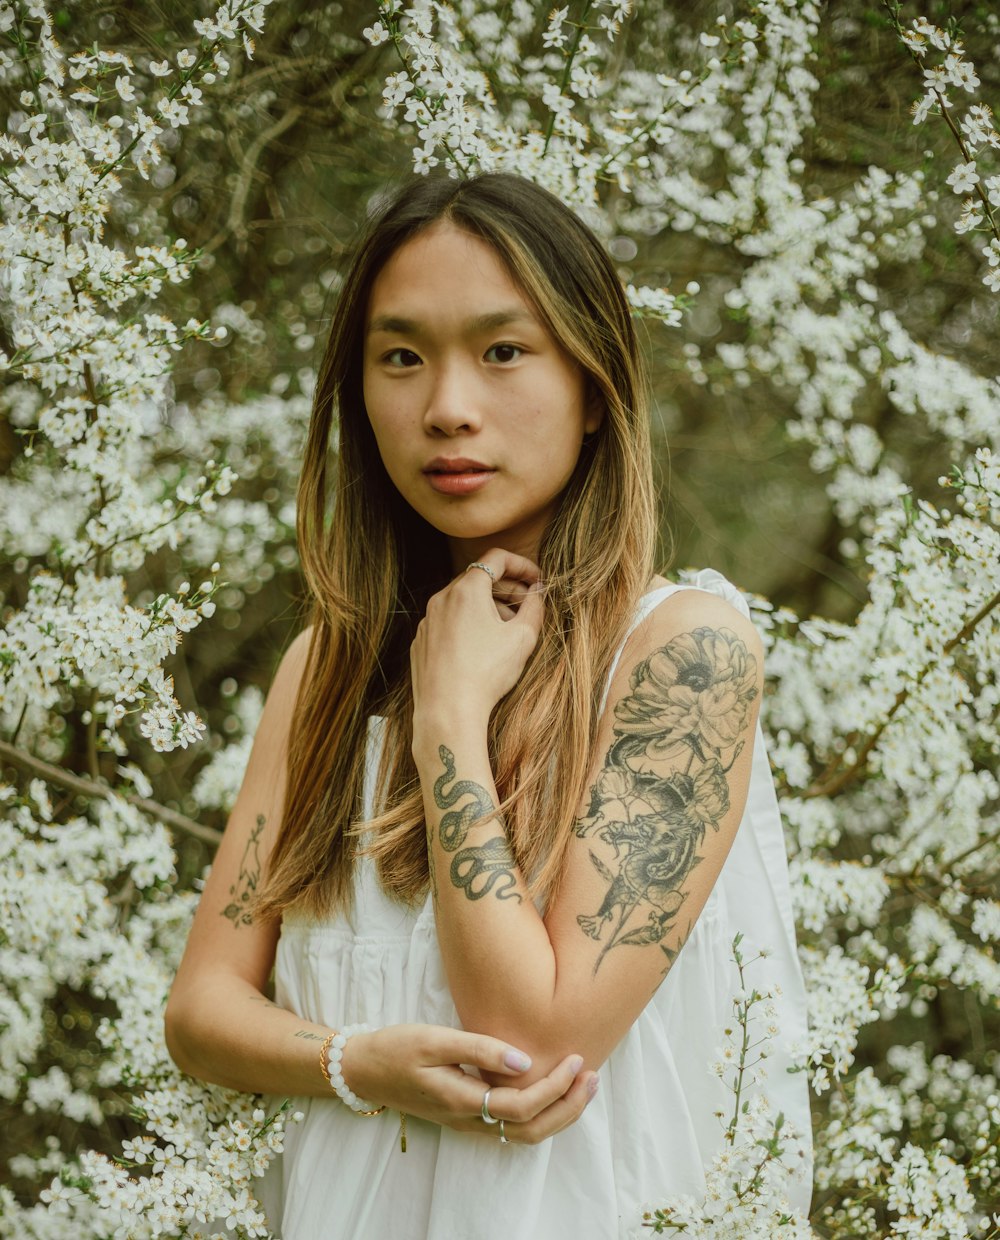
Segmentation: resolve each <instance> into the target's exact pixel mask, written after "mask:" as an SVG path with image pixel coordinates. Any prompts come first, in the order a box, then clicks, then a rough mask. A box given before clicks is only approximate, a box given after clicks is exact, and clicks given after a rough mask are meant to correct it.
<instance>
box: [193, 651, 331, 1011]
mask: <svg viewBox="0 0 1000 1240" xmlns="http://www.w3.org/2000/svg"><path fill="white" fill-rule="evenodd" d="M312 634H313V631H312V629H305V630H304V631H303V632H302V633H300V634H299V635H298V636H297V637H296V638H295V639H294V641H292V643H291V644H290V645H289V647H288V649H287V650H286V651H285V653H284V655H283V656H282V658H281V661H280V663H279V665H278V668H277V671H276V672H275V675H274V679H273V681H272V683H271V688H270V691H269V692H268V695H267V700H266V701H265V703H264V711H263V713H262V715H261V717H260V722H259V723H258V725H257V732H256V734H255V736H254V741H253V747H252V749H251V751H250V758H249V760H248V762H247V766H246V770H245V772H244V775H243V782H242V784H241V785H240V791H239V794H238V795H237V798H236V802H235V804H234V805H233V808H232V812H231V813H230V815H229V821H228V823H227V824H226V830H225V832H224V833H223V837H222V842H221V843H220V845H219V849H218V852H217V853H216V856H215V859H214V861H213V863H212V868H211V871H210V873H209V876H208V879H207V880H206V883H205V888H204V891H203V893H202V897H201V900H200V902H199V906H198V911H197V914H196V916H195V921H194V925H193V927H192V931H191V935H190V937H189V940H188V949H187V953H186V955H185V958H184V962H183V964H182V966H181V970H180V973H179V974H178V982H177V983H176V984H175V993H178V992H179V990H183V989H184V986H185V984H187V983H188V982H189V981H190V980H191V979H192V978H193V977H195V976H197V975H204V974H205V973H206V972H212V971H214V970H217V969H222V970H225V971H235V972H237V973H239V974H240V975H241V976H243V977H245V978H246V979H247V980H250V981H252V982H253V984H254V985H256V986H258V987H261V988H262V987H263V986H264V984H265V983H266V981H267V976H268V973H269V971H270V967H271V959H272V955H273V949H274V943H275V941H276V939H277V932H278V928H277V926H274V925H267V924H260V923H259V922H258V921H257V920H255V917H254V912H253V910H254V904H255V900H256V896H257V892H258V891H259V889H260V887H261V884H262V882H263V880H264V876H265V875H266V873H267V866H268V861H269V859H270V854H271V851H272V849H273V848H274V844H275V841H276V839H277V837H278V833H279V831H280V829H281V823H282V819H283V816H284V809H285V792H286V786H287V777H288V773H287V760H288V745H289V740H290V737H291V731H292V724H293V720H294V715H295V703H296V699H297V697H298V692H299V687H300V685H301V683H302V678H303V676H304V675H305V674H306V669H307V666H308V661H309V649H310V645H311V642H312Z"/></svg>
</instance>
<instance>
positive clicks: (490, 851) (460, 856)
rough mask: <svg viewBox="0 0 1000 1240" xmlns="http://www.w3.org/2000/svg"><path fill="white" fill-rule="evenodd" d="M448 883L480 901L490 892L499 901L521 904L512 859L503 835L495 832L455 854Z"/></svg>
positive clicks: (471, 898)
mask: <svg viewBox="0 0 1000 1240" xmlns="http://www.w3.org/2000/svg"><path fill="white" fill-rule="evenodd" d="M451 885H452V886H453V887H458V888H459V889H460V890H462V891H464V892H465V894H466V896H467V897H468V899H470V900H481V899H482V898H483V896H486V895H489V893H490V892H491V891H492V892H493V894H494V895H495V896H496V897H497V899H498V900H516V901H517V902H518V904H520V903H521V893H520V892H519V891H518V890H517V875H516V874H515V873H514V858H513V857H512V856H511V851H510V845H509V844H508V843H507V840H506V838H505V837H504V836H502V835H497V836H494V838H493V839H491V840H487V841H486V843H485V844H479V845H477V846H476V847H474V848H463V849H462V851H461V852H460V853H457V854H456V856H455V858H454V860H453V861H452V863H451ZM494 888H496V890H495V891H494Z"/></svg>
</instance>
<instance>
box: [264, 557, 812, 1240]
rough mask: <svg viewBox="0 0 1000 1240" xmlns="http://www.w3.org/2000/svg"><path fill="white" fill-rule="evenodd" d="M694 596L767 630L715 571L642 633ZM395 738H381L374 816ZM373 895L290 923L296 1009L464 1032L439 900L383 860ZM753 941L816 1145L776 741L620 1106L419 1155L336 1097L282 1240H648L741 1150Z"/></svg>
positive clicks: (786, 1078)
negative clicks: (383, 750) (733, 1044)
mask: <svg viewBox="0 0 1000 1240" xmlns="http://www.w3.org/2000/svg"><path fill="white" fill-rule="evenodd" d="M691 588H695V589H700V590H707V591H709V592H711V593H714V594H719V595H722V597H723V598H725V599H726V600H727V601H728V602H730V603H731V604H732V605H733V606H734V607H735V608H737V609H738V610H739V611H740V612H741V613H742V614H743V615H749V610H748V608H747V606H746V603H745V601H744V600H743V598H742V596H741V595H740V594H739V592H738V591H737V590H736V589H735V588H734V587H733V586H732V585H730V583H729V582H728V581H726V580H725V578H723V577H721V576H720V575H719V574H718V573H716V572H714V571H712V570H705V571H703V572H701V573H698V574H697V575H696V576H695V577H694V578H693V579H692V580H691V581H690V582H685V583H683V584H671V585H666V586H663V587H661V588H659V589H657V590H654V591H652V592H651V593H649V594H647V595H645V596H644V597H643V598H642V599H641V600H640V603H639V607H638V610H637V613H636V617H635V620H634V623H633V625H632V629H634V628H635V627H637V626H638V625H639V623H641V621H642V620H644V619H645V618H646V616H648V615H649V613H650V612H651V611H652V610H653V608H654V607H656V606H657V604H658V603H661V602H662V601H663V600H664V599H666V598H668V597H670V595H671V594H674V593H675V592H676V591H678V590H681V589H691ZM630 632H631V630H630ZM623 645H624V643H623ZM620 655H621V650H619V651H618V655H617V656H616V659H615V664H617V662H618V658H619V657H620ZM613 671H614V668H612V673H613ZM608 683H609V685H610V678H609V682H608ZM379 727H380V721H378V720H373V721H372V727H371V730H370V734H369V755H368V769H367V780H366V783H367V786H366V790H365V795H366V799H367V806H368V807H370V806H371V804H372V796H373V787H372V785H373V783H374V776H375V771H376V767H377V755H378V746H379V744H380V735H379ZM355 884H356V887H355V900H354V906H353V908H352V910H351V912H350V914H349V915H348V916H343V915H340V916H337V917H336V918H333V919H331V920H329V921H325V922H322V923H317V922H314V921H307V920H304V919H301V918H298V917H296V916H289V917H286V919H285V921H284V924H283V926H282V931H281V938H280V940H279V943H278V948H277V958H276V964H275V991H276V993H275V998H276V1001H277V1003H279V1004H280V1005H281V1006H282V1007H286V1008H289V1009H291V1010H292V1011H294V1012H296V1013H297V1014H298V1015H300V1016H301V1017H303V1018H304V1019H306V1020H311V1021H316V1022H318V1023H320V1024H324V1025H328V1026H330V1027H332V1028H338V1027H342V1026H344V1025H348V1024H355V1023H359V1022H365V1023H367V1024H370V1025H372V1026H374V1027H379V1026H383V1025H391V1024H400V1023H410V1022H421V1023H429V1024H441V1025H449V1026H452V1027H460V1022H459V1020H458V1016H457V1013H456V1011H455V1006H454V1004H453V1002H452V999H451V995H450V993H449V990H448V983H447V979H446V977H445V971H444V966H443V963H442V960H441V955H440V951H439V948H438V942H437V935H436V931H435V924H434V911H433V907H432V904H431V901H430V898H429V897H428V899H427V901H426V902H425V903H424V905H423V907H422V908H420V909H419V910H413V909H409V908H407V907H405V906H403V905H401V904H399V903H397V902H396V901H394V900H393V899H391V898H389V897H388V896H387V895H386V894H385V893H384V892H383V891H382V889H381V887H380V885H379V883H378V881H377V878H376V875H375V869H374V865H373V864H372V862H371V861H369V860H367V859H364V858H362V859H360V860H359V862H358V864H357V869H356V877H355ZM738 931H741V932H742V933H743V935H744V946H743V950H744V953H745V956H746V958H747V959H749V958H750V957H751V956H752V955H755V954H756V951H755V948H757V947H766V948H768V949H769V950H770V955H769V956H768V957H767V958H766V959H765V960H761V961H759V962H758V963H756V964H755V965H754V966H753V970H752V973H751V974H750V975H749V976H748V982H749V984H752V985H754V986H756V987H757V988H758V989H764V988H767V987H770V986H773V985H774V984H777V985H778V986H780V989H781V997H780V998H779V999H778V1000H777V1004H778V1018H779V1019H778V1025H779V1035H778V1038H777V1039H776V1043H775V1045H773V1046H772V1049H771V1056H770V1058H769V1064H770V1067H769V1072H768V1080H767V1085H766V1090H767V1094H768V1097H769V1099H770V1101H771V1103H772V1105H773V1107H774V1110H775V1111H776V1112H777V1111H779V1110H780V1111H782V1112H783V1113H784V1115H785V1117H786V1119H787V1121H788V1122H789V1124H793V1125H794V1126H795V1128H796V1129H798V1130H799V1131H800V1132H801V1133H803V1134H805V1136H806V1138H807V1140H808V1134H809V1130H810V1121H809V1101H808V1093H807V1086H806V1080H805V1074H803V1073H798V1074H795V1075H790V1074H789V1073H788V1072H787V1068H788V1066H789V1063H790V1056H789V1047H790V1045H792V1044H794V1043H795V1042H799V1041H801V1040H802V1039H803V1037H804V1034H805V993H804V988H803V984H802V976H801V973H800V970H799V965H798V959H797V956H796V951H795V936H794V928H793V923H792V910H791V897H790V892H789V884H788V867H787V861H786V856H785V845H784V839H783V835H782V828H781V822H780V819H779V815H778V806H777V801H776V798H775V793H774V786H773V783H772V779H771V773H770V770H769V767H768V762H767V756H766V753H765V750H764V744H763V738H762V736H761V732H760V726H759V724H758V728H757V737H756V743H755V747H754V755H753V766H752V774H751V779H750V788H749V793H748V797H747V804H746V809H745V811H744V815H743V819H742V821H741V823H740V827H739V830H738V832H737V834H736V839H735V842H734V844H733V847H732V850H731V852H730V854H729V856H728V857H727V859H726V861H725V864H724V865H723V868H722V871H721V873H720V875H719V878H718V880H717V882H716V884H715V887H714V889H713V891H712V894H711V895H710V897H709V899H708V902H707V904H706V905H705V908H704V910H703V912H702V914H701V916H700V918H699V919H698V921H697V923H696V924H695V926H694V928H693V930H692V933H691V935H690V937H689V939H688V941H687V943H686V945H685V947H684V949H683V951H682V952H681V953H680V955H679V956H678V958H677V960H676V961H675V962H674V965H673V967H672V969H671V971H670V973H669V974H668V975H667V977H666V979H665V980H664V982H663V983H662V985H661V986H660V988H659V989H658V990H657V992H656V994H655V995H654V996H653V998H652V999H651V1000H650V1001H649V1003H648V1004H647V1005H646V1007H645V1009H644V1010H643V1011H642V1013H641V1014H640V1015H639V1017H638V1019H637V1020H636V1021H635V1023H634V1024H633V1026H632V1027H631V1029H630V1030H629V1031H628V1033H627V1034H626V1035H625V1037H624V1038H623V1039H622V1041H621V1042H620V1043H619V1045H618V1046H617V1047H616V1048H615V1050H614V1052H613V1053H612V1054H611V1056H610V1058H609V1059H608V1060H607V1062H606V1063H605V1064H604V1065H603V1067H602V1068H601V1070H600V1076H601V1087H600V1090H599V1091H598V1094H597V1096H596V1098H595V1099H594V1100H593V1102H591V1104H590V1105H589V1106H588V1107H587V1108H586V1110H585V1111H584V1113H583V1115H582V1116H581V1117H580V1119H579V1120H578V1121H577V1122H576V1123H575V1124H573V1125H572V1126H571V1127H569V1128H568V1129H566V1130H564V1131H563V1132H561V1133H558V1134H557V1135H556V1136H554V1137H553V1138H551V1139H550V1140H548V1141H545V1142H543V1143H542V1144H540V1145H537V1146H530V1147H529V1146H518V1145H514V1144H509V1145H505V1146H501V1145H500V1142H499V1140H497V1139H495V1138H494V1139H493V1140H486V1139H484V1138H480V1137H475V1136H470V1135H468V1134H463V1133H457V1132H453V1131H451V1130H450V1129H448V1128H441V1127H438V1126H437V1125H434V1124H430V1123H427V1122H424V1121H421V1120H417V1119H414V1118H413V1117H412V1116H411V1117H408V1119H407V1139H408V1148H407V1152H406V1153H402V1152H401V1150H400V1148H399V1130H398V1124H397V1117H396V1115H395V1113H393V1112H388V1111H387V1112H385V1113H384V1114H383V1115H381V1116H379V1117H378V1118H374V1119H364V1118H361V1117H359V1116H357V1115H354V1114H353V1113H352V1112H351V1111H350V1110H349V1109H348V1108H347V1107H345V1106H344V1105H343V1104H342V1103H341V1102H339V1101H338V1100H337V1099H336V1098H332V1097H331V1098H330V1099H326V1098H299V1099H296V1100H295V1102H294V1107H293V1109H295V1110H300V1111H302V1112H303V1113H304V1120H303V1121H302V1122H300V1123H297V1124H289V1126H288V1128H287V1131H286V1142H285V1152H284V1155H283V1158H282V1159H281V1160H280V1165H279V1166H275V1167H273V1168H272V1171H271V1173H269V1175H268V1177H267V1181H268V1182H267V1184H266V1185H265V1186H264V1190H263V1191H262V1196H263V1198H264V1201H265V1203H266V1205H267V1206H268V1211H269V1217H270V1218H271V1222H272V1226H273V1227H274V1229H275V1230H276V1231H277V1232H278V1234H279V1235H280V1236H281V1237H282V1240H382V1238H383V1237H385V1238H390V1237H391V1238H392V1240H557V1238H559V1237H571V1238H572V1240H618V1238H624V1237H627V1236H631V1235H637V1234H639V1228H640V1225H641V1219H642V1211H643V1208H644V1207H646V1206H648V1205H650V1204H653V1205H655V1204H656V1203H657V1201H658V1200H659V1199H662V1197H663V1195H664V1194H666V1193H667V1192H684V1193H689V1194H692V1195H694V1196H698V1195H699V1194H700V1193H701V1192H702V1191H703V1189H704V1167H705V1166H706V1165H707V1164H709V1163H710V1162H711V1159H712V1157H713V1155H714V1154H715V1153H716V1152H717V1151H718V1150H719V1149H720V1148H721V1145H722V1139H723V1128H722V1124H721V1122H720V1120H719V1119H718V1118H717V1117H716V1112H718V1111H722V1112H724V1113H726V1114H728V1113H729V1112H730V1110H731V1107H732V1094H731V1093H729V1092H728V1091H727V1090H726V1089H725V1087H724V1085H723V1083H722V1082H721V1081H720V1080H719V1079H718V1078H717V1077H716V1076H714V1075H713V1074H712V1073H711V1071H710V1063H711V1062H712V1061H713V1060H715V1059H716V1058H717V1057H718V1056H717V1051H718V1048H719V1047H720V1046H721V1045H722V1043H723V1040H724V1039H723V1030H724V1028H725V1027H727V1026H728V1025H729V1024H731V1022H732V1013H733V1008H732V999H733V995H734V993H735V992H736V990H737V988H738V979H737V975H736V970H735V966H734V965H733V963H732V959H731V957H732V942H733V938H734V936H735V935H736V933H737V932H738ZM568 1049H572V1048H568ZM807 1161H808V1160H804V1162H807ZM810 1179H811V1175H810V1168H809V1167H808V1166H806V1165H803V1167H802V1171H801V1175H800V1177H799V1178H798V1179H797V1180H796V1181H795V1183H794V1185H793V1190H792V1204H793V1205H798V1206H799V1207H800V1208H802V1209H807V1208H808V1205H809V1194H810ZM643 1234H648V1233H643Z"/></svg>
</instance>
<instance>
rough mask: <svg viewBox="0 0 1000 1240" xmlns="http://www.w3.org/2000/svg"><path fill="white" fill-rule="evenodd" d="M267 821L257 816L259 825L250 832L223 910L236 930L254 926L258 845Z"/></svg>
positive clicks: (257, 880)
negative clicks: (253, 910)
mask: <svg viewBox="0 0 1000 1240" xmlns="http://www.w3.org/2000/svg"><path fill="white" fill-rule="evenodd" d="M265 824H266V819H265V818H264V815H263V814H258V815H257V825H256V826H255V827H254V829H253V830H252V831H251V832H250V838H249V839H248V840H247V844H246V848H244V850H243V859H242V861H240V872H239V874H238V875H237V877H236V882H235V883H233V885H232V886H231V887H230V888H229V903H228V904H227V905H226V907H225V908H224V909H223V910H222V916H223V917H228V918H229V920H230V921H231V922H232V923H233V925H234V926H235V927H236V929H239V927H240V926H252V925H253V914H252V913H251V912H250V905H251V902H252V901H253V897H254V893H255V892H256V890H257V884H258V883H259V882H260V852H259V850H258V845H259V843H260V837H261V836H262V835H263V834H264V826H265Z"/></svg>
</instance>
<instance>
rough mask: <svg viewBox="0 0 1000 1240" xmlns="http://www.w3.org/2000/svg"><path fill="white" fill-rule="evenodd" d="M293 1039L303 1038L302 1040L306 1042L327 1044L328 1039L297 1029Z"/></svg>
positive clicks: (306, 1030)
mask: <svg viewBox="0 0 1000 1240" xmlns="http://www.w3.org/2000/svg"><path fill="white" fill-rule="evenodd" d="M292 1037H293V1038H302V1040H303V1041H305V1042H325V1041H326V1038H324V1037H323V1036H322V1035H321V1034H318V1033H311V1032H310V1031H309V1030H308V1029H296V1031H295V1032H294V1033H293V1034H292Z"/></svg>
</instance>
